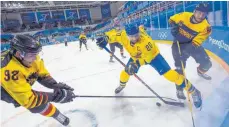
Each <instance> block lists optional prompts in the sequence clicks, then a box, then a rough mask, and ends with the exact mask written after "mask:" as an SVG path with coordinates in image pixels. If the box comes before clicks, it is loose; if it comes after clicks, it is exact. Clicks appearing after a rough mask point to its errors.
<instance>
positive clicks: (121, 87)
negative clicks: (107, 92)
mask: <svg viewBox="0 0 229 127" xmlns="http://www.w3.org/2000/svg"><path fill="white" fill-rule="evenodd" d="M124 88H125V86H119V87H117V88H116V89H115V94H118V93H120V92H121V91H122V90H123V89H124Z"/></svg>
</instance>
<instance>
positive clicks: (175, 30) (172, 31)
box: [170, 21, 179, 37]
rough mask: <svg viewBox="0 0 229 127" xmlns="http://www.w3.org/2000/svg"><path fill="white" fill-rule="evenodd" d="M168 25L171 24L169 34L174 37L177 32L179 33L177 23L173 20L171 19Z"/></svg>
mask: <svg viewBox="0 0 229 127" xmlns="http://www.w3.org/2000/svg"><path fill="white" fill-rule="evenodd" d="M170 26H171V34H172V35H173V37H176V36H177V34H178V33H179V25H178V24H176V23H175V22H174V21H171V22H170Z"/></svg>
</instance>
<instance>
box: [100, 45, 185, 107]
mask: <svg viewBox="0 0 229 127" xmlns="http://www.w3.org/2000/svg"><path fill="white" fill-rule="evenodd" d="M104 49H105V50H106V51H107V52H108V53H110V54H112V55H113V57H114V58H115V59H116V60H117V61H118V62H119V63H121V64H122V65H123V66H124V67H126V65H125V64H124V63H123V62H122V61H121V60H120V59H119V58H118V57H117V56H116V55H114V54H113V53H112V52H111V51H110V50H109V49H108V48H107V47H104ZM134 77H136V78H137V79H138V80H139V81H140V82H141V83H142V84H143V85H144V86H146V87H147V88H148V89H149V90H150V91H151V92H152V93H154V94H155V95H156V96H157V98H159V99H160V100H161V101H162V102H164V103H165V104H168V105H173V106H179V107H184V103H181V102H173V101H166V100H164V99H163V98H162V97H161V96H160V95H158V94H157V93H156V92H155V91H154V90H153V89H151V88H150V87H149V86H148V85H147V84H146V83H145V82H144V81H143V80H142V79H141V78H140V77H138V75H137V74H134Z"/></svg>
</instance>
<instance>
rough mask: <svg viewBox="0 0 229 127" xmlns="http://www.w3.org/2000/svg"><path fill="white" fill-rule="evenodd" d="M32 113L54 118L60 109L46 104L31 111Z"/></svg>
mask: <svg viewBox="0 0 229 127" xmlns="http://www.w3.org/2000/svg"><path fill="white" fill-rule="evenodd" d="M29 111H30V112H31V113H40V114H41V115H43V116H49V117H51V116H53V115H54V114H55V113H56V112H57V111H58V109H57V108H56V107H55V106H54V105H53V104H51V103H46V104H43V105H40V106H37V107H35V108H31V109H29Z"/></svg>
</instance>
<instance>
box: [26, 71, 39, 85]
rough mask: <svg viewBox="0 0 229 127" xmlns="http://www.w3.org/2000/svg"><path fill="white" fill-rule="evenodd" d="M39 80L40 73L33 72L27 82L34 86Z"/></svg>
mask: <svg viewBox="0 0 229 127" xmlns="http://www.w3.org/2000/svg"><path fill="white" fill-rule="evenodd" d="M37 78H38V73H37V72H33V73H31V74H30V75H29V76H28V78H27V79H26V81H27V82H28V83H29V84H30V85H33V84H34V82H35V81H37Z"/></svg>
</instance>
